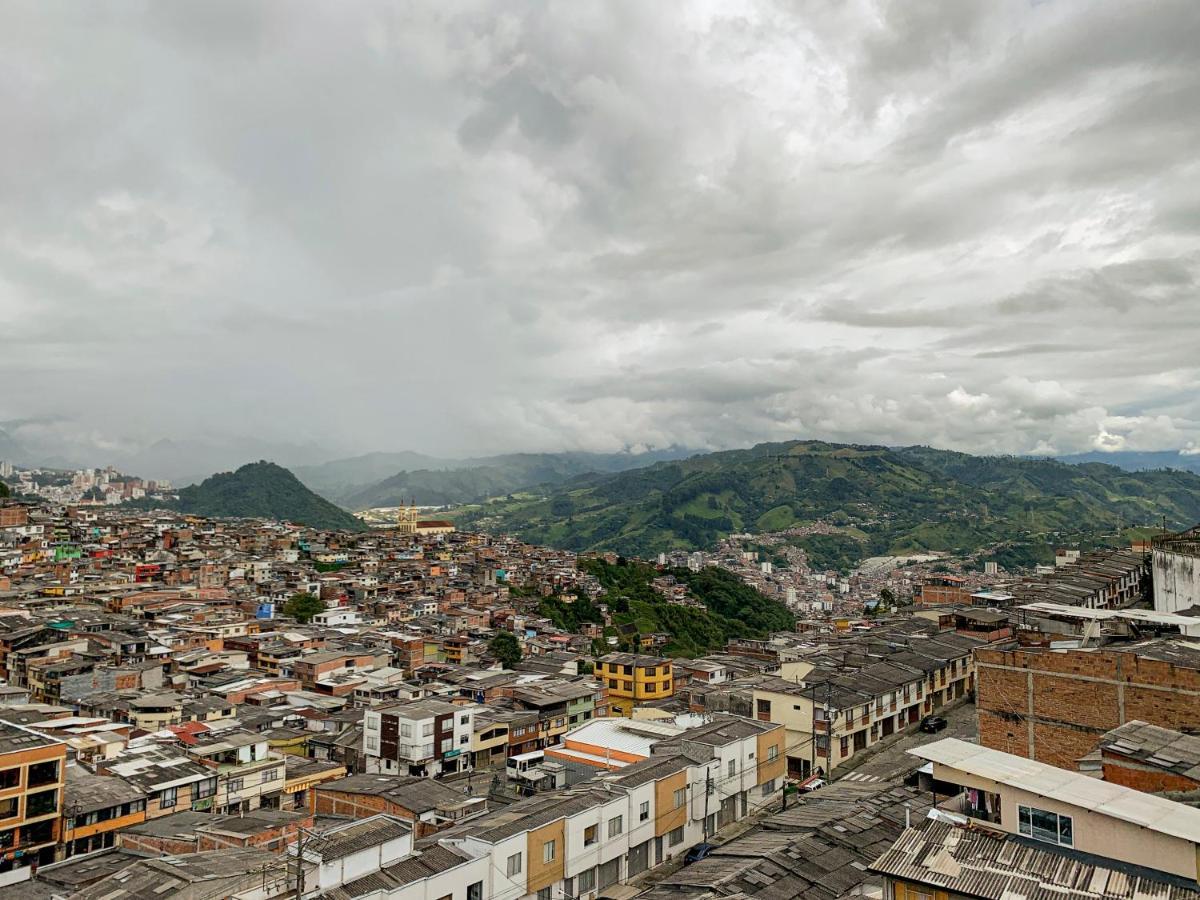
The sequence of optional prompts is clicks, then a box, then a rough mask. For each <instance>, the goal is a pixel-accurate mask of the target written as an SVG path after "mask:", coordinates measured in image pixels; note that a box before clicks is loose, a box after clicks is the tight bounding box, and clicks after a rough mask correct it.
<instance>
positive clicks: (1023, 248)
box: [0, 0, 1200, 461]
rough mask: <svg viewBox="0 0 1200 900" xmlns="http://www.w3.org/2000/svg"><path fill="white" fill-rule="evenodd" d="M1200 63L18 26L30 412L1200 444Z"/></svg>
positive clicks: (527, 21)
mask: <svg viewBox="0 0 1200 900" xmlns="http://www.w3.org/2000/svg"><path fill="white" fill-rule="evenodd" d="M1198 47H1200V3H1197V2H1196V0H1178V2H1155V3H1153V4H1140V3H1129V2H1127V0H1114V2H1090V3H1089V2H1044V3H1028V2H1024V3H1017V2H1013V3H1008V2H996V0H981V2H968V0H947V2H945V3H941V4H931V3H913V2H909V0H898V2H895V3H876V2H868V0H857V2H856V0H851V2H843V0H837V2H834V0H814V2H796V3H783V2H780V3H770V2H729V0H720V2H712V3H683V2H646V0H629V2H613V0H606V2H603V3H600V2H581V0H564V2H559V3H528V4H527V3H520V2H507V3H470V2H460V0H456V2H453V3H442V2H433V0H429V2H422V3H386V4H373V3H354V4H346V3H329V2H325V3H308V2H297V0H279V2H258V3H254V2H245V0H236V2H228V3H221V2H212V0H193V2H170V3H157V2H154V3H151V2H146V3H133V2H129V3H116V4H106V3H89V4H78V3H69V2H65V0H64V2H58V3H54V2H51V3H47V2H44V0H37V2H29V3H20V2H14V0H9V2H6V3H4V4H3V5H2V6H0V115H2V117H3V119H2V120H3V122H4V123H5V126H4V131H5V134H4V138H3V140H2V141H0V329H2V332H3V337H2V338H0V384H2V385H3V389H2V390H0V420H7V422H8V424H7V425H4V426H2V427H4V428H5V429H6V430H8V431H9V433H10V435H15V436H17V437H23V438H24V439H26V440H29V439H33V438H36V439H38V440H40V441H42V442H43V444H46V443H47V442H49V443H53V442H61V443H62V444H63V445H64V446H66V445H67V444H71V445H72V446H76V445H78V446H84V447H91V446H94V447H96V448H97V453H98V454H100V455H103V454H104V453H106V452H109V451H110V450H111V449H112V448H115V447H126V448H128V447H129V446H132V445H137V444H139V443H142V442H149V441H153V440H156V439H159V438H163V437H169V438H174V439H188V438H194V437H201V436H204V437H208V438H212V437H213V436H214V435H215V436H244V437H254V438H256V439H259V440H262V441H264V442H288V443H293V444H307V445H314V444H315V445H318V446H319V447H320V448H321V451H320V452H324V451H325V450H328V451H329V452H330V453H331V454H332V453H350V452H365V451H368V450H374V449H402V448H411V449H416V450H423V451H427V452H437V453H458V454H463V455H468V454H469V455H478V454H483V453H490V452H501V451H509V450H557V449H577V448H582V449H594V450H612V449H618V448H621V447H625V446H630V445H633V446H639V445H657V446H663V445H668V444H682V445H687V446H691V447H697V448H701V447H712V448H716V447H729V446H744V445H748V444H751V443H753V442H756V441H759V440H768V439H786V438H793V437H819V438H826V439H831V440H838V441H849V440H854V441H869V442H878V443H929V444H934V445H938V446H945V447H953V448H958V449H964V450H970V451H987V452H1017V453H1024V452H1048V453H1066V452H1073V451H1079V450H1088V449H1095V448H1100V449H1122V448H1123V449H1167V448H1180V447H1186V446H1192V447H1195V446H1196V445H1197V444H1198V443H1200V390H1198V387H1200V302H1198V299H1197V280H1198V278H1200V152H1198V149H1197V148H1200V102H1198V101H1197V98H1198V97H1200V52H1198V51H1197V48H1198ZM97 461H100V460H97Z"/></svg>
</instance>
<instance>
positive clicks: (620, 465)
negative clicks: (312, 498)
mask: <svg viewBox="0 0 1200 900" xmlns="http://www.w3.org/2000/svg"><path fill="white" fill-rule="evenodd" d="M685 455H687V454H686V452H685V451H682V450H679V449H678V448H667V449H665V450H649V451H645V452H642V453H633V452H630V451H625V452H621V453H581V452H567V453H509V454H505V455H502V456H482V457H476V458H474V459H437V458H435V457H431V456H423V455H422V454H419V453H408V452H405V453H370V454H367V455H365V456H358V457H354V458H352V459H344V460H335V461H333V462H329V463H325V464H324V465H321V466H304V467H301V468H299V469H297V470H296V476H297V477H298V478H299V479H300V480H301V481H303V482H304V483H305V484H306V485H308V486H309V487H310V488H312V489H313V490H314V491H316V492H317V493H318V494H320V495H321V496H322V497H326V498H327V499H329V500H332V501H334V502H335V503H339V504H341V505H342V506H344V507H346V508H348V509H370V508H371V507H377V506H400V505H403V504H405V503H408V502H409V501H410V500H413V499H415V500H416V502H417V503H418V504H420V505H422V506H445V505H452V504H458V503H473V502H475V501H477V500H484V499H487V498H488V497H497V496H504V495H506V494H510V493H513V492H515V491H519V490H522V489H523V488H527V487H530V486H532V485H541V484H558V483H561V482H564V481H566V480H568V479H570V478H575V477H577V476H579V475H584V474H588V473H593V472H623V471H625V470H626V469H633V468H637V467H639V466H648V465H651V464H653V463H656V462H659V461H661V460H667V459H679V458H680V457H682V456H685Z"/></svg>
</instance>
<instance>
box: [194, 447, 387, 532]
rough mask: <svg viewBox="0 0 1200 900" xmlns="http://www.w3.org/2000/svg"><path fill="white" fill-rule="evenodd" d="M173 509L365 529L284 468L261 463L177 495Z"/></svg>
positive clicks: (213, 477)
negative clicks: (176, 501) (175, 507)
mask: <svg viewBox="0 0 1200 900" xmlns="http://www.w3.org/2000/svg"><path fill="white" fill-rule="evenodd" d="M177 508H178V509H179V510H181V511H182V512H186V513H194V514H196V515H200V516H234V517H246V518H254V517H263V518H269V519H279V520H281V521H285V522H298V523H300V524H301V525H309V526H311V527H313V528H328V529H343V530H348V531H362V530H363V529H364V528H365V527H366V526H365V525H363V523H362V522H360V521H359V520H358V519H356V518H354V516H352V515H350V514H349V513H348V512H346V511H345V510H343V509H339V508H338V507H336V506H334V505H333V504H332V503H330V502H329V501H328V500H325V499H323V498H321V497H318V496H317V495H316V494H314V493H313V492H312V491H310V490H309V489H308V488H306V487H305V486H304V485H302V484H301V483H300V482H299V481H298V480H297V479H296V476H295V475H293V474H292V473H291V472H289V471H288V470H287V469H285V468H283V466H277V465H275V463H270V462H266V461H260V462H256V463H249V464H247V465H244V466H242V467H241V468H240V469H238V470H237V471H236V472H220V473H218V474H216V475H213V476H211V477H210V478H206V479H204V481H202V482H201V483H200V484H197V485H192V486H190V487H186V488H184V489H183V490H181V491H180V492H179V500H178V503H177Z"/></svg>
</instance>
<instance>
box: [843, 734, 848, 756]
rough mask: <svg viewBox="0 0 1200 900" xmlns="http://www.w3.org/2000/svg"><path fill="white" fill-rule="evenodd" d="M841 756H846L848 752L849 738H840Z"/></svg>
mask: <svg viewBox="0 0 1200 900" xmlns="http://www.w3.org/2000/svg"><path fill="white" fill-rule="evenodd" d="M841 749H842V756H846V755H847V754H848V753H849V752H850V738H848V737H844V738H842V748H841Z"/></svg>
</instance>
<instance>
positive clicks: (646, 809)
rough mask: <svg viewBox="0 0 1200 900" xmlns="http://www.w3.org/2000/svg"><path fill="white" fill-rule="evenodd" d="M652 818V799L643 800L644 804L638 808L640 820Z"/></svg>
mask: <svg viewBox="0 0 1200 900" xmlns="http://www.w3.org/2000/svg"><path fill="white" fill-rule="evenodd" d="M648 818H650V801H649V800H643V801H642V805H641V806H640V807H639V808H638V821H639V822H645V821H646V820H647V819H648Z"/></svg>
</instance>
